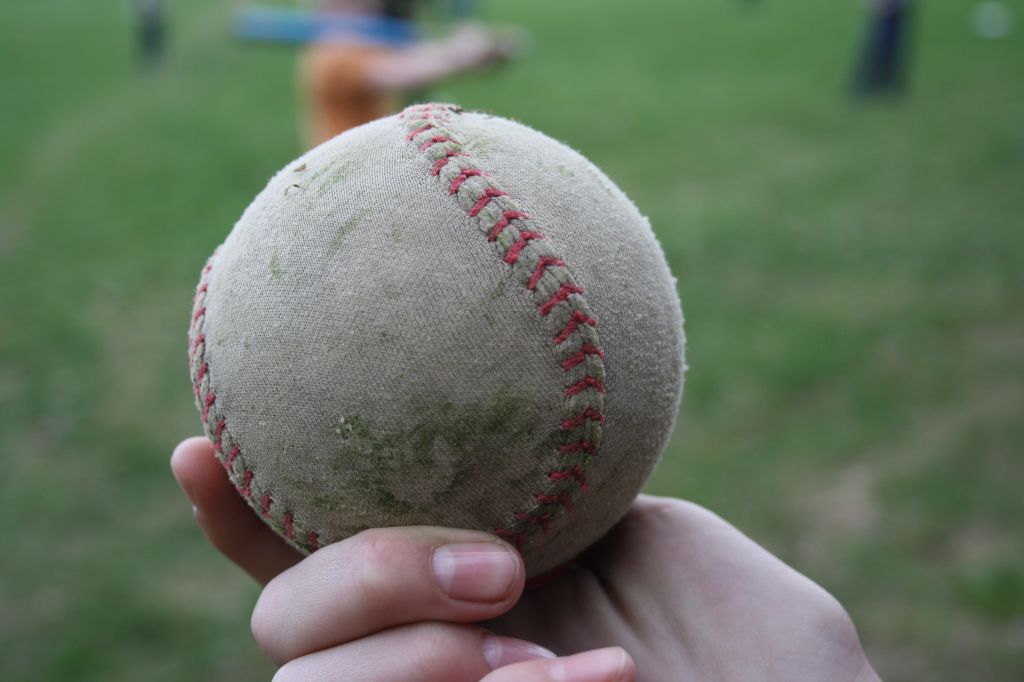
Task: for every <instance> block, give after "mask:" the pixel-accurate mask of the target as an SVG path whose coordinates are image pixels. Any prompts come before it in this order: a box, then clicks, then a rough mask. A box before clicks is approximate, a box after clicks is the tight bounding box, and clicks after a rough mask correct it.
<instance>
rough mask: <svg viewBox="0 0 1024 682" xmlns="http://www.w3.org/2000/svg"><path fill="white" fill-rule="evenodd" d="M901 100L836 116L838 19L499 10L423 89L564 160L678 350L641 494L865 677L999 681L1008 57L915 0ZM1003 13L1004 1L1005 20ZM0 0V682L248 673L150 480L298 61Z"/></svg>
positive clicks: (1006, 553) (213, 593) (1009, 260)
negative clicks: (638, 225)
mask: <svg viewBox="0 0 1024 682" xmlns="http://www.w3.org/2000/svg"><path fill="white" fill-rule="evenodd" d="M920 4H921V5H922V6H921V7H920V9H921V10H922V11H921V12H920V13H919V17H918V18H919V20H920V21H919V23H918V26H917V35H916V45H915V54H914V73H913V85H912V90H911V92H910V94H909V96H908V97H906V98H905V100H904V101H901V102H879V103H873V104H857V103H854V102H851V101H849V99H848V98H847V97H846V96H845V90H844V85H845V82H846V79H847V77H848V75H849V74H848V72H849V67H850V63H851V61H852V57H853V52H854V48H855V46H856V45H857V44H858V43H859V40H860V37H861V30H862V28H863V27H862V19H863V17H862V16H861V14H860V12H861V8H860V3H856V2H844V3H825V2H820V1H818V0H793V1H792V2H788V3H782V2H769V1H767V0H765V1H763V2H760V3H745V2H729V1H724V0H719V1H717V2H710V1H705V2H697V1H696V0H689V1H686V2H679V1H678V0H656V1H655V0H652V1H650V2H645V3H595V2H588V1H587V0H564V1H562V2H540V1H539V0H529V1H528V2H527V1H525V0H520V1H519V2H515V3H502V4H501V5H500V6H499V3H493V6H492V7H490V8H489V10H488V12H487V14H488V16H489V18H492V19H494V20H502V21H504V20H508V21H514V22H518V23H521V24H522V25H524V26H526V27H527V28H528V29H529V31H530V32H531V33H532V36H533V40H534V43H535V46H534V50H533V52H532V53H531V54H530V55H529V57H528V58H527V59H525V60H524V61H522V62H521V63H519V64H517V65H514V66H512V67H510V68H506V69H503V70H501V71H500V72H497V73H494V74H492V75H490V76H487V77H474V78H467V79H462V80H459V81H456V82H452V83H450V84H446V85H445V86H444V87H443V88H442V89H441V90H439V91H438V92H436V93H435V96H437V97H441V98H445V99H449V100H454V101H458V102H459V103H461V104H463V105H464V106H467V107H473V108H483V109H488V110H491V111H494V112H495V113H499V114H502V115H505V116H511V117H514V118H518V119H520V120H522V121H524V122H526V123H528V124H530V125H532V126H534V127H537V128H539V129H541V130H543V131H545V132H547V133H549V134H551V135H553V136H554V137H557V138H560V139H562V140H565V141H566V142H568V143H569V144H571V145H572V146H574V147H575V148H577V149H579V150H581V151H582V152H583V153H584V154H586V155H587V156H589V157H590V158H591V159H592V160H593V161H595V162H596V163H597V164H598V165H599V166H601V167H603V168H604V169H605V170H606V171H607V172H608V173H609V175H610V176H611V177H612V178H613V179H614V180H616V181H617V182H618V183H619V184H620V185H621V186H622V187H623V189H625V190H626V192H627V193H628V194H630V195H631V196H632V197H633V198H634V200H635V201H636V202H637V203H638V204H639V206H640V207H641V209H642V210H643V211H645V212H646V213H647V214H648V215H649V216H650V218H651V220H652V222H653V224H654V226H655V229H656V231H657V233H658V235H659V236H660V238H661V240H662V243H663V245H664V247H665V249H666V252H667V254H668V256H669V259H670V261H671V263H672V266H673V269H674V270H675V273H676V275H677V276H678V277H679V282H680V292H681V294H682V297H683V304H684V310H685V312H686V317H687V331H688V336H689V364H690V366H691V370H690V373H689V375H688V383H687V388H686V395H685V398H684V401H683V411H682V417H681V419H680V421H679V426H678V429H677V432H676V434H675V437H674V439H673V441H672V444H671V447H670V448H669V450H668V452H667V453H666V456H665V460H664V462H663V464H662V466H661V467H660V469H659V471H658V473H657V475H656V477H655V479H654V480H653V481H652V483H651V485H650V489H651V490H652V491H655V492H658V493H664V494H672V495H678V496H683V497H687V498H690V499H693V500H695V501H697V502H700V503H701V504H705V505H707V506H709V507H711V508H712V509H714V510H716V511H717V512H719V513H720V514H722V515H723V516H724V517H726V518H727V519H730V520H731V521H733V522H734V523H736V524H737V525H738V526H739V527H740V528H742V529H743V530H745V531H746V532H748V533H749V534H750V535H752V536H753V537H754V538H755V539H757V540H758V541H760V542H762V543H763V544H765V545H766V546H767V547H769V548H770V549H771V550H773V551H774V552H776V553H778V554H779V555H780V556H781V557H782V558H783V559H785V560H786V561H788V562H789V563H791V564H793V565H794V566H796V567H797V568H798V569H800V570H801V571H803V572H805V573H807V574H808V575H809V576H811V577H812V578H813V579H815V580H816V581H818V582H820V583H821V584H822V585H824V586H825V587H826V588H827V589H829V590H830V591H832V592H833V593H834V594H835V595H836V596H837V597H838V598H839V599H840V600H841V601H842V602H843V603H844V604H845V605H846V606H847V608H848V609H849V611H850V612H851V614H852V615H853V617H854V620H855V621H856V622H857V624H858V626H859V628H860V631H861V634H862V637H863V640H864V642H865V646H866V648H867V650H868V653H869V656H870V657H871V659H872V660H873V661H874V662H875V664H876V666H877V668H878V669H879V671H880V673H881V674H882V676H883V678H885V679H887V680H933V681H949V682H952V681H959V680H982V679H984V680H1005V681H1007V682H1009V681H1016V680H1020V679H1024V534H1022V521H1024V460H1022V450H1024V419H1022V414H1024V220H1022V218H1021V215H1022V209H1024V38H1022V36H1024V32H1022V31H1020V30H1019V29H1020V28H1021V27H1020V26H1018V32H1017V33H1015V34H1013V35H1012V36H1010V37H1009V38H1007V39H1004V40H1001V41H984V40H982V39H980V38H978V37H977V36H975V35H974V34H973V33H972V31H971V30H970V26H969V23H968V16H969V10H970V4H971V3H940V2H934V3H932V2H924V3H920ZM1010 4H1011V5H1012V6H1013V7H1014V9H1015V10H1016V14H1017V18H1018V23H1020V22H1022V21H1024V2H1022V1H1021V0H1015V1H1014V2H1012V3H1010ZM127 5H128V3H126V2H121V1H120V0H117V1H115V0H102V1H101V0H96V1H95V2H89V3H86V2H80V1H73V0H31V1H30V0H6V1H5V2H3V3H0V462H2V464H3V469H2V472H3V473H2V477H0V512H2V516H3V519H4V526H5V529H6V533H5V541H4V546H3V550H2V551H0V677H2V678H3V679H4V680H5V681H12V682H13V681H22V680H147V681H161V680H185V679H189V680H232V679H239V680H242V679H269V677H270V675H271V673H272V667H271V666H270V665H269V663H267V662H265V661H264V659H263V657H262V655H261V654H260V652H259V651H258V650H257V648H256V646H255V645H254V644H253V642H252V641H251V638H250V635H249V631H248V615H249V611H250V609H251V607H252V604H253V602H254V600H255V598H256V595H257V589H256V587H255V586H254V585H252V584H250V582H249V581H248V579H247V578H246V577H244V576H243V575H242V574H241V573H240V572H239V571H238V570H236V569H235V568H234V567H233V566H231V565H229V564H228V563H227V562H226V561H224V560H222V559H221V558H220V557H219V556H218V555H216V554H215V552H214V551H213V550H212V549H211V548H209V547H208V546H207V545H206V544H205V542H204V540H203V539H202V538H201V537H200V535H199V533H198V531H197V530H196V529H195V528H194V526H193V523H192V519H191V515H190V513H189V505H188V503H187V502H186V501H185V500H184V499H183V498H182V496H181V495H180V493H179V492H178V490H177V488H176V486H175V484H174V481H173V479H172V478H171V475H170V471H169V469H168V466H167V458H168V456H169V454H170V449H171V447H172V446H173V445H174V444H175V443H176V442H177V440H178V439H179V438H181V437H183V436H186V435H190V434H193V433H196V432H197V431H198V428H199V423H198V418H197V415H196V413H195V411H194V408H193V406H192V403H191V392H190V387H189V383H188V379H187V372H186V357H185V331H186V327H187V320H188V315H189V308H190V303H191V296H192V289H193V286H194V282H195V279H196V277H197V275H198V271H199V269H200V267H201V265H202V263H203V261H204V260H205V258H206V256H207V255H208V253H209V252H210V251H211V250H212V248H213V247H214V246H215V245H217V244H218V243H219V242H220V240H221V239H222V238H223V237H224V236H225V235H226V233H227V231H228V230H229V229H230V227H231V225H232V223H233V222H234V220H235V219H236V218H237V217H238V215H240V213H241V211H242V209H243V208H244V207H245V206H246V204H247V203H248V201H249V200H250V199H251V198H252V197H253V196H254V195H255V194H256V192H257V191H258V190H260V189H261V188H262V186H263V184H264V183H265V181H266V180H267V178H269V176H270V175H271V174H272V173H273V172H274V171H276V170H277V168H278V167H280V166H282V165H283V164H284V163H286V162H287V161H289V160H290V159H291V158H293V157H294V156H296V155H297V154H298V152H299V140H298V125H297V118H298V110H299V104H298V101H297V97H296V96H295V85H294V82H293V72H294V53H293V52H291V51H289V50H287V49H280V50H278V49H262V48H246V47H242V46H239V45H237V44H235V43H232V42H231V41H230V40H228V39H227V26H228V17H229V9H230V8H229V7H228V6H227V5H216V6H213V7H212V8H211V6H210V5H209V4H208V3H202V2H199V0H179V1H176V2H173V3H170V5H171V8H172V10H173V34H172V38H173V45H172V53H171V55H170V59H169V61H168V63H167V64H166V68H164V69H162V70H160V71H159V72H157V73H152V74H144V73H141V72H140V71H139V70H138V69H136V68H134V64H133V61H132V59H131V52H132V35H131V33H130V23H129V21H128V19H127V17H126V12H125V8H126V6H127Z"/></svg>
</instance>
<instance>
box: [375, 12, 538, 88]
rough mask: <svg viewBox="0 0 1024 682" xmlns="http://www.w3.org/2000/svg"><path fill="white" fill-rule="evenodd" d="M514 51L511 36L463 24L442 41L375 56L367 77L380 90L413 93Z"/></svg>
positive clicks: (516, 46)
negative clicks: (410, 91) (408, 91)
mask: <svg viewBox="0 0 1024 682" xmlns="http://www.w3.org/2000/svg"><path fill="white" fill-rule="evenodd" d="M517 50H518V44H517V41H516V40H514V39H513V38H512V37H511V36H509V35H504V34H501V33H497V32H494V31H489V30H486V29H484V28H481V27H480V26H478V25H475V24H466V25H463V26H461V27H460V28H458V29H456V30H455V31H453V32H452V33H451V35H449V36H447V37H445V38H443V39H440V40H431V41H424V42H422V43H419V44H417V45H415V46H413V47H410V48H408V49H405V50H401V51H397V52H394V53H392V54H387V55H381V56H379V57H376V58H375V59H374V60H373V61H372V63H371V64H370V65H369V68H368V69H367V74H366V78H367V80H368V82H369V84H370V85H371V87H374V88H376V89H379V90H385V91H394V90H416V89H419V88H424V87H427V86H429V85H430V84H431V83H433V82H435V81H437V80H440V79H442V78H446V77H448V76H454V75H456V74H459V73H463V72H465V71H470V70H473V69H477V68H480V67H483V66H487V65H488V64H493V63H496V62H500V61H504V60H507V59H509V58H510V57H512V56H514V55H515V54H516V52H517Z"/></svg>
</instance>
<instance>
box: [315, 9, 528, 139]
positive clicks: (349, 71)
mask: <svg viewBox="0 0 1024 682" xmlns="http://www.w3.org/2000/svg"><path fill="white" fill-rule="evenodd" d="M416 4H417V3H416V2H415V1H414V0H405V1H401V0H398V1H395V0H391V1H388V0H326V1H325V2H322V3H321V7H322V9H323V10H324V11H328V12H333V13H338V14H345V15H348V16H355V17H367V16H371V17H372V16H377V17H386V18H390V19H404V20H409V21H411V20H412V18H413V12H414V9H415V5H416ZM465 11H466V10H465V9H464V8H463V9H461V10H460V11H459V12H458V14H459V15H463V14H464V13H465ZM517 51H518V44H517V41H516V40H515V39H513V38H512V37H511V36H510V35H508V34H503V33H500V32H496V31H492V30H488V29H485V28H483V27H482V26H480V25H478V24H475V23H472V22H469V21H461V22H460V23H459V24H458V25H457V26H456V27H455V28H454V29H453V30H452V31H451V32H450V33H449V34H448V35H447V36H445V37H443V38H439V39H432V40H421V41H417V42H415V43H413V44H411V45H408V46H402V47H394V46H385V45H380V44H373V43H371V42H369V41H357V40H354V39H352V38H346V39H345V40H344V41H335V40H330V39H327V40H320V41H317V42H315V43H313V44H312V45H310V46H309V47H308V48H307V49H306V50H305V53H304V54H303V56H302V60H301V74H300V77H301V82H302V85H303V90H304V91H305V95H306V99H307V101H308V107H309V115H308V121H307V124H306V125H307V128H306V138H307V141H308V144H309V146H311V147H312V146H315V145H317V144H320V143H321V142H324V141H325V140H329V139H331V138H332V137H334V136H335V135H338V134H339V133H342V132H344V131H346V130H348V129H349V128H353V127H355V126H357V125H361V124H363V123H367V122H369V121H372V120H374V119H377V118H380V117H381V116H386V115H388V114H390V113H393V112H394V111H397V110H398V109H399V108H400V105H401V102H400V99H401V97H402V95H404V94H407V93H411V92H415V91H419V90H423V89H425V88H427V87H429V86H430V85H432V84H434V83H435V82H437V81H438V80H441V79H443V78H447V77H449V76H453V75H456V74H459V73H464V72H467V71H472V70H476V69H481V68H483V67H486V66H489V65H491V64H495V63H498V62H502V61H505V60H508V59H510V58H511V57H513V56H514V55H515V54H516V52H517Z"/></svg>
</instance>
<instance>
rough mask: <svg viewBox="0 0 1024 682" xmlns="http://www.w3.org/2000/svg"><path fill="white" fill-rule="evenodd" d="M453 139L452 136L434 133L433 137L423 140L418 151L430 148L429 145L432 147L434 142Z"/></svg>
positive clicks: (438, 142)
mask: <svg viewBox="0 0 1024 682" xmlns="http://www.w3.org/2000/svg"><path fill="white" fill-rule="evenodd" d="M454 141H455V140H453V139H452V138H450V137H448V136H446V135H435V136H434V137H432V138H430V139H429V140H427V141H426V142H424V143H423V144H421V145H420V151H421V152H425V151H427V150H428V149H430V148H431V147H433V146H434V145H435V144H440V143H442V142H454Z"/></svg>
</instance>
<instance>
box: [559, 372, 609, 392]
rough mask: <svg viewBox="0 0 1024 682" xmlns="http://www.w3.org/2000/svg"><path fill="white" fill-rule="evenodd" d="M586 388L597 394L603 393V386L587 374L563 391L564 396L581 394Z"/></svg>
mask: <svg viewBox="0 0 1024 682" xmlns="http://www.w3.org/2000/svg"><path fill="white" fill-rule="evenodd" d="M588 388H593V389H594V390H596V391H597V392H598V393H604V384H602V383H601V382H600V380H598V379H595V378H594V377H592V376H590V375H589V374H588V375H587V376H585V377H583V378H582V379H580V380H579V381H577V382H576V383H575V384H573V385H572V386H570V387H569V388H567V389H565V395H576V394H577V393H582V392H583V391H585V390H587V389H588Z"/></svg>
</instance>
